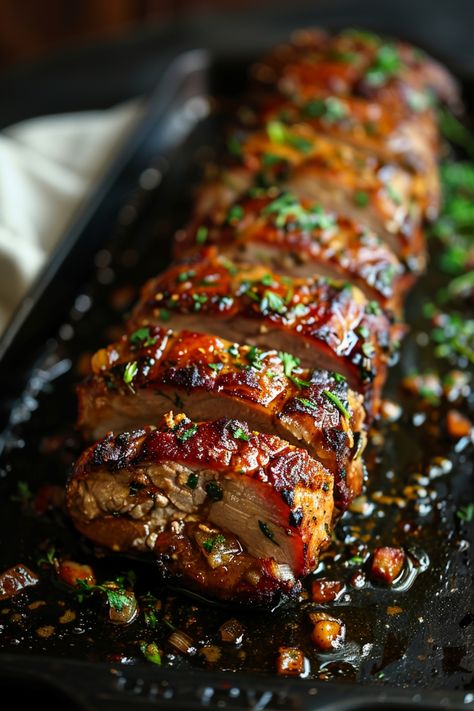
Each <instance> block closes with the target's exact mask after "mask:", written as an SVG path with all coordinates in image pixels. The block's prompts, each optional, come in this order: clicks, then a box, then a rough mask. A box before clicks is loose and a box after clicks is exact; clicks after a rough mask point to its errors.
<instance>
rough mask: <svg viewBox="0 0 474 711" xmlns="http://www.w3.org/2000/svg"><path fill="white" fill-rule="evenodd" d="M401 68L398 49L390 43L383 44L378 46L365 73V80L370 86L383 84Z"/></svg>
mask: <svg viewBox="0 0 474 711" xmlns="http://www.w3.org/2000/svg"><path fill="white" fill-rule="evenodd" d="M401 68H402V61H401V59H400V55H399V53H398V49H397V48H396V47H395V46H394V45H392V44H383V45H382V46H381V47H379V48H378V50H377V53H376V55H375V59H374V62H373V64H372V66H371V67H369V69H368V70H367V72H366V73H365V80H366V82H367V83H368V84H370V85H371V86H375V87H377V86H383V85H384V84H385V83H386V81H388V80H389V79H391V78H392V77H394V76H395V75H396V74H398V72H399V71H400V70H401Z"/></svg>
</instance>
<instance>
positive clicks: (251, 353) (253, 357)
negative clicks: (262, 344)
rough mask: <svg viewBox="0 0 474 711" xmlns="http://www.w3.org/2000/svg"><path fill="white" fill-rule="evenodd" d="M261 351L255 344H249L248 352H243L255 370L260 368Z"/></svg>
mask: <svg viewBox="0 0 474 711" xmlns="http://www.w3.org/2000/svg"><path fill="white" fill-rule="evenodd" d="M263 355H264V354H263V351H261V350H260V349H259V348H257V346H251V347H250V348H249V350H248V352H247V353H246V354H245V357H246V359H247V360H248V362H249V363H250V365H251V366H252V368H255V370H261V369H262V362H261V361H262V358H263Z"/></svg>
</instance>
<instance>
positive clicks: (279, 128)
mask: <svg viewBox="0 0 474 711" xmlns="http://www.w3.org/2000/svg"><path fill="white" fill-rule="evenodd" d="M267 135H268V137H269V139H270V141H272V143H282V144H286V145H287V146H291V147H292V148H295V149H296V150H297V151H299V152H300V153H309V152H310V151H311V149H312V147H313V143H312V141H310V140H309V139H307V138H304V136H298V134H296V133H293V132H292V131H290V130H288V128H287V127H286V126H285V124H284V123H282V122H281V121H270V122H269V123H267Z"/></svg>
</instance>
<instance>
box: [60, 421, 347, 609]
mask: <svg viewBox="0 0 474 711" xmlns="http://www.w3.org/2000/svg"><path fill="white" fill-rule="evenodd" d="M332 485H333V480H332V477H331V475H330V474H329V472H327V471H326V470H325V468H324V467H323V466H322V465H321V464H320V463H319V462H316V461H314V460H313V459H311V458H310V456H309V455H308V453H307V452H306V451H304V450H302V449H298V448H296V447H293V446H291V445H289V444H288V443H287V442H284V441H283V440H281V439H279V438H278V437H274V436H272V435H266V434H260V433H258V432H251V431H250V430H249V429H248V427H247V424H246V423H245V422H242V421H239V420H232V419H224V418H223V419H220V420H216V421H212V422H205V423H200V424H197V423H194V422H192V421H191V420H189V419H188V418H187V417H186V416H185V415H177V416H173V415H172V414H169V415H168V416H167V417H166V418H165V422H164V424H163V425H161V426H160V427H159V428H158V429H154V428H153V427H144V428H143V429H138V430H134V431H132V432H127V433H122V434H120V435H117V436H115V435H114V434H113V433H110V434H108V435H107V436H106V437H105V438H104V439H103V440H101V441H100V442H98V443H96V444H94V445H93V446H92V447H91V448H90V449H88V450H87V451H86V452H85V453H84V454H83V455H82V456H81V457H80V459H79V460H78V462H77V464H76V466H75V469H74V472H73V475H72V477H71V479H70V481H69V483H68V487H67V497H66V500H67V507H68V511H69V514H70V516H71V517H72V520H73V522H74V524H75V526H76V528H77V529H78V530H79V531H80V532H81V533H82V534H83V535H84V536H86V537H88V538H90V539H91V540H92V541H94V542H95V543H96V544H99V545H102V546H106V547H109V548H111V549H112V550H114V551H117V552H118V551H120V552H134V553H148V554H149V557H151V556H152V557H154V558H155V560H156V561H157V562H158V564H159V566H160V568H161V570H162V571H163V572H165V573H166V574H168V575H169V576H171V577H172V578H174V579H175V580H176V579H182V581H183V582H184V584H186V586H188V587H191V588H194V589H195V590H198V591H200V592H203V593H205V594H206V595H214V596H216V597H219V598H223V599H225V600H232V601H238V600H240V601H242V602H268V601H269V600H270V599H271V598H273V597H274V596H275V594H277V593H283V594H288V593H290V592H291V591H292V589H293V590H295V589H296V590H297V589H298V582H297V581H298V578H299V577H301V576H303V575H306V574H307V573H309V572H311V571H312V570H314V569H315V567H316V565H317V561H318V554H319V551H320V550H321V548H322V547H324V546H326V545H327V543H328V542H329V538H330V533H331V524H332V513H333V494H332Z"/></svg>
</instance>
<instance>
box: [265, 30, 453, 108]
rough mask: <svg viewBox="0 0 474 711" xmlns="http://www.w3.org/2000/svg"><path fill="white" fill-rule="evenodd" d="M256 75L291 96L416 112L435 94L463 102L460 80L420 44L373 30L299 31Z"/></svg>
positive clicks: (274, 51) (444, 100) (429, 103)
mask: <svg viewBox="0 0 474 711" xmlns="http://www.w3.org/2000/svg"><path fill="white" fill-rule="evenodd" d="M253 75H254V79H255V80H256V82H257V83H258V85H259V86H260V87H269V88H270V89H272V90H275V88H278V91H281V92H282V93H284V94H285V95H287V96H289V97H291V98H292V99H293V98H294V97H295V96H298V95H301V94H306V95H308V94H311V93H312V92H322V91H323V92H325V93H329V94H331V93H332V94H337V95H343V96H346V95H349V96H360V97H363V98H366V99H371V100H372V99H376V100H378V101H380V102H383V103H384V104H385V105H386V106H388V107H390V108H394V109H395V110H397V111H400V109H401V108H402V107H403V109H404V110H405V111H406V113H407V114H412V115H416V114H417V113H418V112H419V110H420V105H421V106H424V105H425V104H426V105H427V106H430V105H431V98H432V96H433V95H434V96H435V98H436V99H438V100H441V101H443V102H445V103H448V104H451V105H452V106H457V105H458V103H459V87H458V85H457V83H456V82H455V80H454V79H453V77H452V76H451V75H450V74H449V72H447V71H446V69H444V67H442V66H441V65H440V64H439V63H438V62H436V61H435V60H434V59H432V58H431V57H429V56H428V55H426V54H425V53H424V52H422V51H421V50H420V49H418V48H416V47H412V46H410V45H408V44H405V43H402V42H399V41H396V42H395V41H386V40H384V39H383V38H382V37H380V36H378V35H376V34H374V33H372V32H361V31H357V30H347V31H345V32H341V33H339V34H337V35H330V34H329V33H326V32H324V31H322V30H319V29H315V30H304V31H302V32H298V33H296V34H295V36H294V39H293V41H292V42H291V43H290V44H286V45H281V46H279V47H277V48H276V49H275V50H273V51H272V52H271V53H270V54H269V55H268V56H267V57H266V59H264V60H263V62H262V63H261V64H259V65H257V66H256V67H255V69H254V72H253ZM420 94H421V96H420ZM423 99H424V101H423V102H422V100H423Z"/></svg>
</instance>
